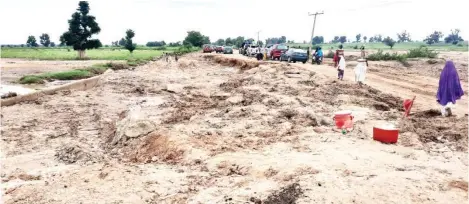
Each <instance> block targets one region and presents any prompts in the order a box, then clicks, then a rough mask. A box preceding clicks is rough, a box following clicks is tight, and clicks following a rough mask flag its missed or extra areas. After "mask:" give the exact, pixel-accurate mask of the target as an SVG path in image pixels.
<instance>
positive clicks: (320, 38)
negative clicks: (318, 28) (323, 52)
mask: <svg viewBox="0 0 469 204" xmlns="http://www.w3.org/2000/svg"><path fill="white" fill-rule="evenodd" d="M322 43H324V37H323V36H314V38H313V45H317V44H322Z"/></svg>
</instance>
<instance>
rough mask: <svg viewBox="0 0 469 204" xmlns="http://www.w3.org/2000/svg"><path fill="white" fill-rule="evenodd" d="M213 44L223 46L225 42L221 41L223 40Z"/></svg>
mask: <svg viewBox="0 0 469 204" xmlns="http://www.w3.org/2000/svg"><path fill="white" fill-rule="evenodd" d="M215 44H217V45H225V40H223V39H218V40H217V41H216V42H215Z"/></svg>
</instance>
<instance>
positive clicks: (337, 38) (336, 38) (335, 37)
mask: <svg viewBox="0 0 469 204" xmlns="http://www.w3.org/2000/svg"><path fill="white" fill-rule="evenodd" d="M339 39H340V37H339V36H334V39H333V40H332V43H338V42H340V41H339Z"/></svg>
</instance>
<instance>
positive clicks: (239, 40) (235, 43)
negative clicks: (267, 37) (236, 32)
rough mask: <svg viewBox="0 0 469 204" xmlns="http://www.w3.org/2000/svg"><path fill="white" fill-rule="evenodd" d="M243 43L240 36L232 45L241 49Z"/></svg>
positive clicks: (242, 38)
mask: <svg viewBox="0 0 469 204" xmlns="http://www.w3.org/2000/svg"><path fill="white" fill-rule="evenodd" d="M243 42H244V37H242V36H238V37H237V38H236V39H235V40H234V42H233V43H234V45H236V47H238V48H239V47H241V45H242V44H243Z"/></svg>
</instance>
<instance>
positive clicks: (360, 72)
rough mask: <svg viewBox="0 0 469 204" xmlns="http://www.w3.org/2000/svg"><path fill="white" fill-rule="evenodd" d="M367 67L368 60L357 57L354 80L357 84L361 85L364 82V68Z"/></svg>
mask: <svg viewBox="0 0 469 204" xmlns="http://www.w3.org/2000/svg"><path fill="white" fill-rule="evenodd" d="M367 68H368V62H367V61H366V60H365V59H358V64H357V66H355V69H354V72H355V81H356V82H358V85H360V86H362V85H363V82H365V74H366V69H367Z"/></svg>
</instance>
